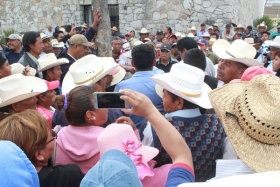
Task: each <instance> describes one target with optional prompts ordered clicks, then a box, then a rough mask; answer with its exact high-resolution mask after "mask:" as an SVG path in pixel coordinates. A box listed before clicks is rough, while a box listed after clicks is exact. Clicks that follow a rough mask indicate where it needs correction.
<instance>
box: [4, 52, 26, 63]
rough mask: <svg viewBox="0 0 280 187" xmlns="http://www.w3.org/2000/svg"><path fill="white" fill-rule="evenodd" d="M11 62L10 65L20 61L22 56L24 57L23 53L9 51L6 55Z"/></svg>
mask: <svg viewBox="0 0 280 187" xmlns="http://www.w3.org/2000/svg"><path fill="white" fill-rule="evenodd" d="M4 55H5V56H6V58H7V60H8V62H9V64H13V63H16V62H18V61H19V59H20V58H21V56H22V55H23V51H22V52H20V53H14V52H13V51H9V52H7V53H5V54H4Z"/></svg>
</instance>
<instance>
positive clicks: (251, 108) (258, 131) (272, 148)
mask: <svg viewBox="0 0 280 187" xmlns="http://www.w3.org/2000/svg"><path fill="white" fill-rule="evenodd" d="M279 85H280V79H279V78H278V77H276V76H274V75H270V74H264V75H259V76H257V77H255V78H253V79H252V80H251V81H249V82H247V81H244V82H235V83H229V84H226V85H224V86H223V87H221V88H218V89H215V90H213V91H212V92H210V93H209V98H210V100H211V103H212V105H213V107H214V109H215V111H216V113H217V115H218V117H219V119H220V120H221V122H222V124H223V127H224V130H225V132H226V134H227V136H228V138H229V140H230V142H231V144H232V146H233V148H234V150H235V151H236V153H237V155H238V157H239V158H240V159H241V160H242V161H243V162H244V163H245V164H246V165H247V166H248V167H250V168H251V169H252V170H254V171H256V172H266V171H273V170H280V162H278V160H280V131H279V130H280V123H279V121H280V116H279V114H278V109H279V106H280V100H279V99H277V97H278V95H279V94H280V86H279Z"/></svg>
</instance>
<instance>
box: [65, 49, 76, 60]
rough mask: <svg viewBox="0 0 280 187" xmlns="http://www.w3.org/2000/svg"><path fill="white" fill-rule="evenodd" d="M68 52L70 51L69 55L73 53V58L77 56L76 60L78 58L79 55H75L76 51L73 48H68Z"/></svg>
mask: <svg viewBox="0 0 280 187" xmlns="http://www.w3.org/2000/svg"><path fill="white" fill-rule="evenodd" d="M67 53H68V54H69V55H71V56H72V57H73V58H75V60H78V57H77V55H75V52H74V51H73V50H72V49H71V48H68V51H67Z"/></svg>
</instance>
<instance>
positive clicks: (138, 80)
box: [114, 71, 163, 129]
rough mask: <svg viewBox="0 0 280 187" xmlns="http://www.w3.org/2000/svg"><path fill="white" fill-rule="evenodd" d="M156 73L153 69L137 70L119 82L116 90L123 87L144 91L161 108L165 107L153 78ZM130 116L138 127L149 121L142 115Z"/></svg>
mask: <svg viewBox="0 0 280 187" xmlns="http://www.w3.org/2000/svg"><path fill="white" fill-rule="evenodd" d="M154 75H155V73H154V72H153V71H139V72H136V73H135V74H134V75H133V76H132V77H131V78H130V79H128V80H124V81H122V82H120V83H118V84H117V85H116V87H115V90H114V91H115V92H119V90H121V89H131V90H134V91H137V92H140V93H143V94H144V95H146V96H147V97H149V98H150V100H151V101H152V102H153V104H154V105H155V106H156V107H157V108H158V109H159V110H160V109H163V107H162V99H161V98H160V97H159V96H158V95H157V93H156V91H155V82H154V81H152V80H151V77H152V76H154ZM129 117H131V119H132V121H133V122H134V123H135V125H136V127H137V128H138V129H139V128H140V126H141V125H142V124H144V123H146V122H147V120H146V119H145V118H144V117H141V116H135V115H130V116H129Z"/></svg>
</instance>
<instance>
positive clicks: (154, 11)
mask: <svg viewBox="0 0 280 187" xmlns="http://www.w3.org/2000/svg"><path fill="white" fill-rule="evenodd" d="M260 1H263V0H246V1H245V0H108V3H109V4H119V14H120V15H119V18H120V21H119V22H120V25H119V28H120V30H121V32H122V33H125V32H127V31H130V30H132V29H133V30H136V31H140V29H141V28H142V27H146V28H147V29H148V30H150V31H151V32H155V31H156V29H163V28H164V27H165V26H170V27H171V28H172V29H173V31H174V32H182V33H185V34H186V33H187V32H188V30H189V28H190V27H191V26H196V27H198V26H199V25H200V23H202V22H205V23H206V24H207V25H211V24H213V23H216V24H218V25H219V26H220V27H221V28H223V27H224V26H225V24H226V23H227V22H228V21H229V20H230V19H233V21H234V22H235V23H236V24H238V23H242V24H243V25H249V24H252V21H253V20H254V19H255V18H256V17H259V16H260V14H261V13H260ZM90 4H91V0H78V1H77V0H1V1H0V22H1V29H7V28H13V29H15V30H17V31H18V32H24V31H27V30H45V29H46V27H47V25H64V24H70V23H75V24H81V23H83V22H84V20H83V17H84V15H83V14H84V12H83V11H84V10H83V7H82V5H90Z"/></svg>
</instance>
